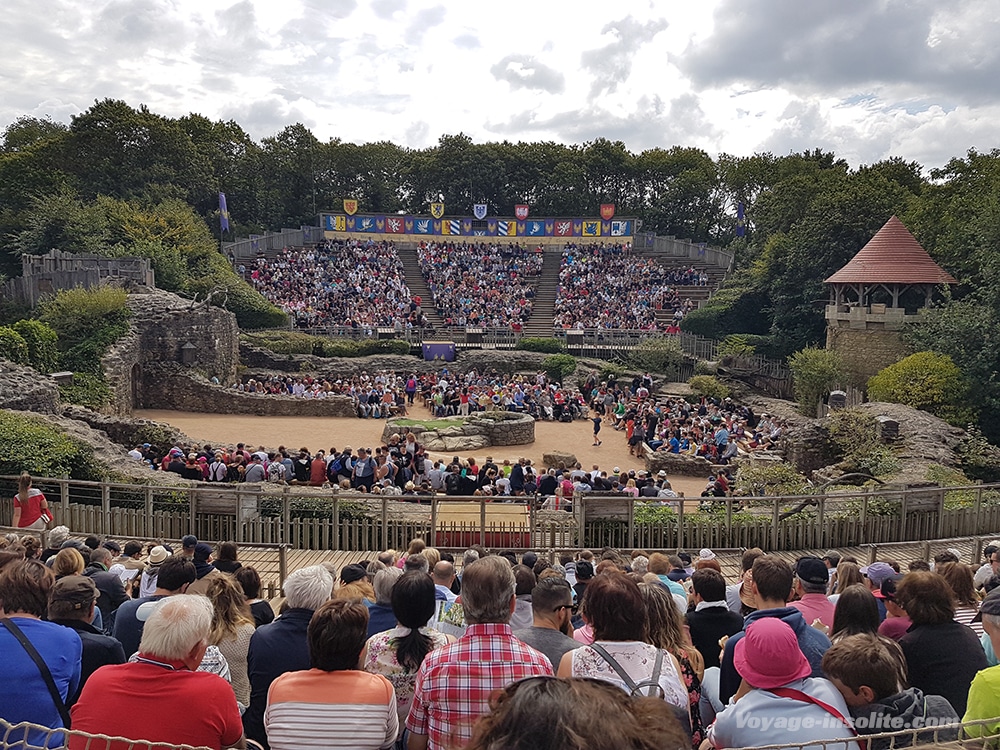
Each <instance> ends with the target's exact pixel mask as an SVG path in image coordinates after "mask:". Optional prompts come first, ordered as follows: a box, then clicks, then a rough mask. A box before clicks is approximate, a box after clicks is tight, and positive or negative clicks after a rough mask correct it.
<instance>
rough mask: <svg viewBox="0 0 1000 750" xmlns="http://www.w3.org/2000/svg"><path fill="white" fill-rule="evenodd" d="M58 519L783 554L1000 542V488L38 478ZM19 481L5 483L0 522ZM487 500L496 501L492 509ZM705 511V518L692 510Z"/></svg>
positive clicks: (387, 540)
mask: <svg viewBox="0 0 1000 750" xmlns="http://www.w3.org/2000/svg"><path fill="white" fill-rule="evenodd" d="M35 486H36V487H38V488H39V489H41V490H42V491H43V492H45V494H46V496H47V497H48V498H49V502H50V505H51V506H52V507H53V509H54V511H55V517H56V522H57V523H59V524H63V525H66V526H68V527H69V528H70V529H71V530H72V531H73V532H74V533H88V534H91V533H92V534H99V535H102V536H112V537H115V536H119V537H137V538H145V539H178V538H180V537H181V536H183V535H184V534H188V533H194V534H196V535H197V536H198V537H199V538H203V539H214V540H223V539H231V540H233V541H236V542H238V543H243V544H282V545H289V546H290V547H292V548H296V549H313V550H378V549H389V548H394V549H400V548H405V547H406V545H407V544H408V543H409V541H410V539H413V538H414V537H418V536H419V537H422V538H423V539H425V540H427V542H428V543H429V544H431V545H432V546H441V547H467V546H469V545H470V544H474V543H480V544H484V545H486V546H488V547H493V548H511V549H529V548H530V549H555V548H569V547H595V548H599V547H603V546H610V547H617V548H634V547H643V548H655V549H669V548H678V549H699V548H701V547H710V548H716V547H722V548H741V547H762V548H764V549H768V550H773V551H780V550H795V549H815V548H822V547H849V546H855V545H865V544H878V543H888V542H907V541H923V540H928V539H942V538H947V537H969V536H978V535H982V534H987V533H992V532H996V531H1000V485H971V486H966V487H948V488H942V487H937V486H931V487H919V488H909V489H895V490H893V489H886V488H878V489H874V490H862V489H859V490H858V491H857V492H853V493H838V494H831V495H803V496H793V497H764V498H721V499H714V500H707V501H705V503H704V507H701V508H698V507H697V503H696V502H693V501H691V500H687V501H685V502H683V503H681V504H680V506H679V507H678V508H677V509H676V511H672V510H670V509H669V508H668V507H664V506H660V505H659V504H658V501H656V502H655V503H653V504H652V505H650V504H647V503H646V502H644V501H643V500H632V499H631V498H628V497H622V496H587V495H582V496H578V497H577V498H575V502H574V508H573V511H572V512H571V513H567V512H564V511H545V510H540V509H538V508H536V503H535V502H532V503H529V504H527V505H523V504H522V505H508V504H504V503H499V502H496V503H490V502H488V501H487V499H485V498H480V497H475V498H472V497H465V498H456V497H447V496H436V497H434V498H424V504H423V505H418V504H413V503H407V502H402V501H401V499H400V498H394V497H388V496H378V495H370V496H365V495H355V494H333V493H332V492H331V491H329V490H325V491H324V490H319V489H318V488H316V489H313V490H311V491H310V490H307V489H304V488H295V487H276V486H274V485H267V484H263V485H217V484H207V483H206V484H200V485H196V486H192V487H190V488H185V487H180V488H178V487H167V486H157V485H130V484H118V483H111V482H83V481H76V480H70V479H38V480H36V482H35ZM15 491H16V477H0V498H2V499H0V525H5V524H9V523H10V521H11V515H12V502H11V499H10V498H11V497H12V496H13V494H14V492H15ZM490 499H492V498H490ZM695 508H697V511H695Z"/></svg>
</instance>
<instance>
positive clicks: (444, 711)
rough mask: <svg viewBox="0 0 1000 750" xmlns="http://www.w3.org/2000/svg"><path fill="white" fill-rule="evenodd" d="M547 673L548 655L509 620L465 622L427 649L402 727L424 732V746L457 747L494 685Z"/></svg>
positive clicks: (483, 708)
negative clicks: (452, 638)
mask: <svg viewBox="0 0 1000 750" xmlns="http://www.w3.org/2000/svg"><path fill="white" fill-rule="evenodd" d="M456 606H457V605H456ZM552 674H553V672H552V664H551V662H550V661H549V659H548V657H546V656H544V655H543V654H540V653H539V652H538V651H535V649H533V648H531V647H530V646H526V645H525V644H523V643H521V642H520V641H519V640H517V638H515V637H514V634H513V633H512V632H511V629H510V626H509V625H507V624H500V623H482V624H475V625H469V627H468V628H467V629H466V631H465V635H464V636H462V637H461V638H460V639H459V640H458V641H456V642H455V643H451V644H448V645H447V646H443V647H441V648H439V649H437V650H436V651H432V652H431V653H429V654H427V657H426V658H425V659H424V663H423V664H422V665H421V666H420V671H419V672H417V682H416V686H415V688H414V696H413V706H412V708H410V715H409V716H408V717H407V719H406V727H407V729H409V730H410V731H411V732H413V733H415V734H421V735H427V738H428V748H429V750H439V749H440V750H446V749H448V748H453V747H462V746H463V745H464V744H466V742H467V741H468V739H469V738H470V737H471V736H472V726H473V724H475V723H476V720H477V719H479V717H480V716H483V715H484V714H488V713H489V712H490V703H489V701H490V694H491V693H492V692H493V691H494V690H502V689H503V688H505V687H507V686H508V685H510V684H511V683H513V682H517V681H518V680H523V679H525V678H526V677H537V676H542V675H550V676H551V675H552Z"/></svg>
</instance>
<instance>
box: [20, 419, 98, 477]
mask: <svg viewBox="0 0 1000 750" xmlns="http://www.w3.org/2000/svg"><path fill="white" fill-rule="evenodd" d="M0 445H2V446H4V449H3V450H2V451H0V475H11V474H20V473H21V472H22V471H27V472H28V473H29V474H32V475H35V476H41V477H61V476H69V477H71V478H73V479H100V477H101V471H100V468H99V467H98V465H97V463H96V462H95V460H94V456H93V450H92V449H91V448H90V447H89V446H87V445H85V444H83V443H81V442H79V441H77V440H74V439H73V438H70V437H67V436H66V435H64V434H63V433H62V431H61V430H60V429H59V428H58V427H53V426H51V425H47V424H45V423H44V422H43V421H41V420H39V419H35V418H32V417H25V416H23V415H20V414H13V413H11V412H8V411H2V410H0Z"/></svg>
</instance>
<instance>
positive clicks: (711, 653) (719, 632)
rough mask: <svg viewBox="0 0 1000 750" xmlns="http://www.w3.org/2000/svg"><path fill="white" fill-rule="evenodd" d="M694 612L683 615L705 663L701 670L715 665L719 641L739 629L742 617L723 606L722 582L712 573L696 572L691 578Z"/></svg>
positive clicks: (721, 578) (724, 602)
mask: <svg viewBox="0 0 1000 750" xmlns="http://www.w3.org/2000/svg"><path fill="white" fill-rule="evenodd" d="M691 587H692V591H693V601H694V605H695V607H694V609H693V610H691V611H690V612H688V613H687V625H688V630H690V631H691V642H692V643H693V644H694V647H695V648H696V649H698V651H699V652H700V653H701V656H702V658H703V659H704V660H705V668H706V669H709V668H711V667H718V666H719V654H720V653H721V650H722V649H721V647H720V646H719V640H720V639H722V638H723V637H725V636H730V635H733V634H734V633H739V632H740V631H741V630H743V618H742V617H740V616H739V615H738V614H736V613H735V612H732V611H731V610H730V609H729V607H728V606H727V604H726V580H725V579H724V578H723V577H722V574H721V573H719V572H718V571H716V570H711V569H709V568H705V569H702V570H696V571H695V572H694V574H693V575H692V576H691Z"/></svg>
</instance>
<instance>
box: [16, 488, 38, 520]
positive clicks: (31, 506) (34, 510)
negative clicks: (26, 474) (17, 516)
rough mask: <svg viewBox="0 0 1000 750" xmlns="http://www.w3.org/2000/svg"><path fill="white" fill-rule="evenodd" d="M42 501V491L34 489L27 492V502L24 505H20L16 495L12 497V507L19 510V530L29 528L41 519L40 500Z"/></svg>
mask: <svg viewBox="0 0 1000 750" xmlns="http://www.w3.org/2000/svg"><path fill="white" fill-rule="evenodd" d="M44 499H45V495H43V494H42V491H41V490H36V489H35V488H34V487H32V488H31V489H29V490H28V500H27V502H25V503H24V504H22V503H21V501H20V500H19V499H18V496H17V495H14V507H15V508H20V509H21V520H20V521H19V522H18V528H19V529H23V528H26V527H28V526H31V524H33V523H34V522H35V521H37V520H38V519H39V518H41V517H42V500H44Z"/></svg>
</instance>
